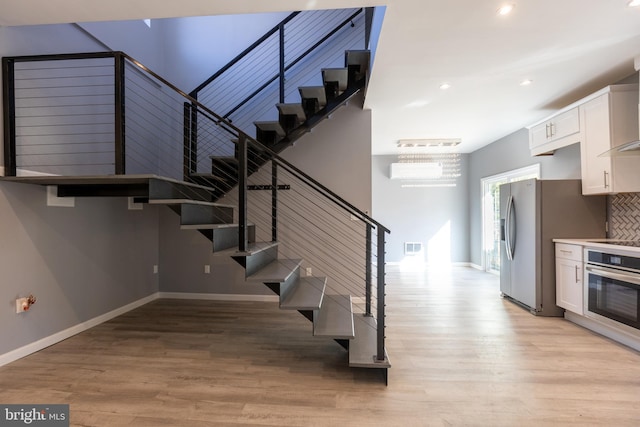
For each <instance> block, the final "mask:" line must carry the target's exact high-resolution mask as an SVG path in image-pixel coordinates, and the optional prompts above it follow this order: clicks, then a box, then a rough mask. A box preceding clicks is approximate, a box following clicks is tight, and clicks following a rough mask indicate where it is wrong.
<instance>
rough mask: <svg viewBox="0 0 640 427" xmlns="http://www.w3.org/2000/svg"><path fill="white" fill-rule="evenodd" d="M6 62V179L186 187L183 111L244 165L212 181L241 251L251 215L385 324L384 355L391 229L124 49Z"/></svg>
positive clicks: (380, 339)
mask: <svg viewBox="0 0 640 427" xmlns="http://www.w3.org/2000/svg"><path fill="white" fill-rule="evenodd" d="M2 68H3V83H2V84H3V107H4V109H3V122H4V174H5V176H7V177H23V178H24V179H25V181H28V177H31V176H38V177H39V178H42V177H43V176H44V177H46V176H53V177H56V176H58V177H59V176H64V177H70V176H73V177H92V178H94V177H113V176H127V175H146V176H151V175H155V176H161V177H165V178H172V179H173V180H176V181H179V182H181V181H183V180H184V181H187V182H189V181H192V180H193V178H192V176H191V175H190V174H188V173H185V170H186V169H188V166H187V165H188V162H189V161H190V159H192V158H193V157H194V155H195V153H193V152H191V151H190V147H191V146H192V144H191V141H185V135H189V134H190V132H189V130H190V128H191V127H192V126H193V121H191V120H185V117H195V118H196V119H197V123H198V150H199V151H204V152H207V153H210V154H212V155H220V156H236V157H237V158H238V160H239V161H238V166H237V170H228V171H224V172H221V175H222V176H219V179H218V180H212V181H211V187H210V188H211V194H212V197H214V198H220V197H224V198H225V201H227V200H235V201H236V203H237V207H238V211H237V212H238V214H237V216H238V222H239V224H240V240H239V242H240V243H239V247H238V250H239V251H245V250H246V249H247V244H248V227H247V225H248V222H249V221H251V222H252V223H253V224H255V225H256V228H257V230H258V231H257V232H256V234H257V235H258V236H257V239H258V240H264V241H271V240H277V241H278V242H279V247H280V248H281V251H280V256H282V257H289V258H299V257H300V256H303V257H305V259H306V260H308V262H309V263H310V264H311V265H313V266H314V269H316V271H315V274H324V275H326V276H328V277H329V278H330V280H329V282H328V284H327V288H328V291H327V294H328V296H329V297H330V295H331V294H341V293H344V292H345V291H346V292H349V293H350V294H351V295H352V296H353V297H354V301H355V302H356V304H355V307H356V310H355V311H359V312H361V313H363V315H366V316H372V317H374V318H375V319H376V321H377V328H376V334H377V345H378V348H377V353H376V355H375V358H376V360H378V361H381V362H383V361H384V360H385V350H384V340H385V338H384V330H385V323H384V321H385V315H384V313H385V311H384V307H385V304H384V294H385V283H384V277H385V258H384V256H385V235H386V234H387V233H388V232H389V230H388V229H387V228H385V227H384V226H383V225H382V224H380V223H379V222H377V221H376V220H374V219H373V218H371V217H370V216H368V215H367V214H366V213H364V212H363V211H361V210H360V209H358V208H356V207H355V206H353V205H352V204H350V203H349V202H348V201H346V200H344V199H343V198H342V197H340V196H338V195H337V194H336V193H335V192H333V191H332V190H330V189H329V188H327V187H325V186H323V185H322V184H321V183H319V182H318V181H316V180H314V179H313V178H311V177H310V176H308V175H307V174H305V173H304V172H303V171H301V170H300V169H298V168H296V167H295V166H294V165H292V164H291V163H289V162H287V161H286V160H284V159H283V158H282V157H280V156H279V155H278V154H277V153H275V152H273V151H272V150H270V149H269V148H268V147H265V146H264V145H262V144H260V143H259V142H258V141H256V140H255V139H254V138H251V137H250V136H248V135H247V134H246V133H245V132H243V131H242V130H241V129H239V128H237V127H236V126H235V125H234V124H233V123H230V122H229V121H228V120H227V119H225V118H224V117H222V116H220V115H218V114H217V113H215V112H214V111H212V110H211V109H210V108H208V107H207V106H205V105H203V104H201V103H200V102H198V101H197V100H196V99H194V98H193V97H191V96H189V95H187V94H186V93H185V92H182V91H181V90H180V89H178V88H176V87H175V86H174V85H172V84H171V83H169V82H168V81H166V80H165V79H163V78H162V77H161V76H159V75H158V74H156V73H154V72H153V71H151V70H150V69H148V68H147V67H145V66H144V65H142V64H141V63H139V62H138V61H136V60H135V59H133V58H131V57H130V56H128V55H126V54H124V53H122V52H106V53H102V52H101V53H85V54H67V55H43V56H23V57H5V58H3V59H2ZM185 112H188V114H185ZM225 174H226V176H225ZM225 178H228V179H225ZM251 188H263V189H266V190H255V191H251V190H250V189H251ZM280 188H290V189H289V190H280ZM176 191H188V190H184V189H183V188H182V187H180V190H176ZM184 196H185V198H189V197H191V196H193V195H190V194H184ZM318 270H319V271H318Z"/></svg>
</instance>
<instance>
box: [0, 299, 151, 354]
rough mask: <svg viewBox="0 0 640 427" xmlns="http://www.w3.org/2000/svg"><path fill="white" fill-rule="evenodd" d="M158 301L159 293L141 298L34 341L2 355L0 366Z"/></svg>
mask: <svg viewBox="0 0 640 427" xmlns="http://www.w3.org/2000/svg"><path fill="white" fill-rule="evenodd" d="M156 299H158V293H157V292H156V293H154V294H151V295H149V296H146V297H144V298H141V299H139V300H137V301H134V302H132V303H129V304H127V305H125V306H122V307H120V308H117V309H115V310H111V311H110V312H108V313H105V314H102V315H100V316H97V317H94V318H93V319H90V320H87V321H86V322H81V323H78V324H77V325H75V326H72V327H70V328H67V329H65V330H62V331H60V332H57V333H55V334H53V335H49V336H48V337H45V338H42V339H39V340H38V341H34V342H32V343H30V344H27V345H25V346H23V347H20V348H17V349H15V350H12V351H10V352H8V353H5V354H0V366H3V365H6V364H8V363H11V362H14V361H16V360H18V359H21V358H23V357H26V356H28V355H30V354H33V353H35V352H37V351H40V350H42V349H44V348H47V347H49V346H52V345H53V344H56V343H59V342H60V341H63V340H66V339H67V338H71V337H72V336H74V335H77V334H79V333H80V332H84V331H86V330H89V329H91V328H93V327H94V326H98V325H99V324H101V323H104V322H106V321H108V320H111V319H113V318H115V317H118V316H120V315H122V314H124V313H127V312H129V311H131V310H134V309H136V308H138V307H141V306H143V305H145V304H148V303H150V302H151V301H154V300H156Z"/></svg>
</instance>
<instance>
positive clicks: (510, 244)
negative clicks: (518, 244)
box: [504, 196, 516, 261]
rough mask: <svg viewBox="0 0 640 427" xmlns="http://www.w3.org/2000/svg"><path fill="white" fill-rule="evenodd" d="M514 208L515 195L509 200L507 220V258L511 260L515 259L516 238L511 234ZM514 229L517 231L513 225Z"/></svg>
mask: <svg viewBox="0 0 640 427" xmlns="http://www.w3.org/2000/svg"><path fill="white" fill-rule="evenodd" d="M513 210H514V204H513V196H509V200H508V201H507V219H506V222H505V227H504V228H505V245H506V249H507V259H508V260H509V261H513V254H514V249H515V247H514V244H513V243H514V240H515V239H513V236H511V229H512V227H511V221H512V220H514V218H513V216H512V212H513ZM513 224H514V226H515V225H516V224H515V222H514V223H513ZM513 230H514V232H515V227H513Z"/></svg>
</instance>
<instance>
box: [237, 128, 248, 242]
mask: <svg viewBox="0 0 640 427" xmlns="http://www.w3.org/2000/svg"><path fill="white" fill-rule="evenodd" d="M238 225H239V230H238V232H239V236H238V251H240V252H246V250H247V246H248V245H249V242H248V240H247V135H245V134H244V133H240V135H238Z"/></svg>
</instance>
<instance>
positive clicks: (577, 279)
mask: <svg viewBox="0 0 640 427" xmlns="http://www.w3.org/2000/svg"><path fill="white" fill-rule="evenodd" d="M575 267H576V283H578V282H579V281H580V279H579V278H578V266H577V265H576V266H575Z"/></svg>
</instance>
